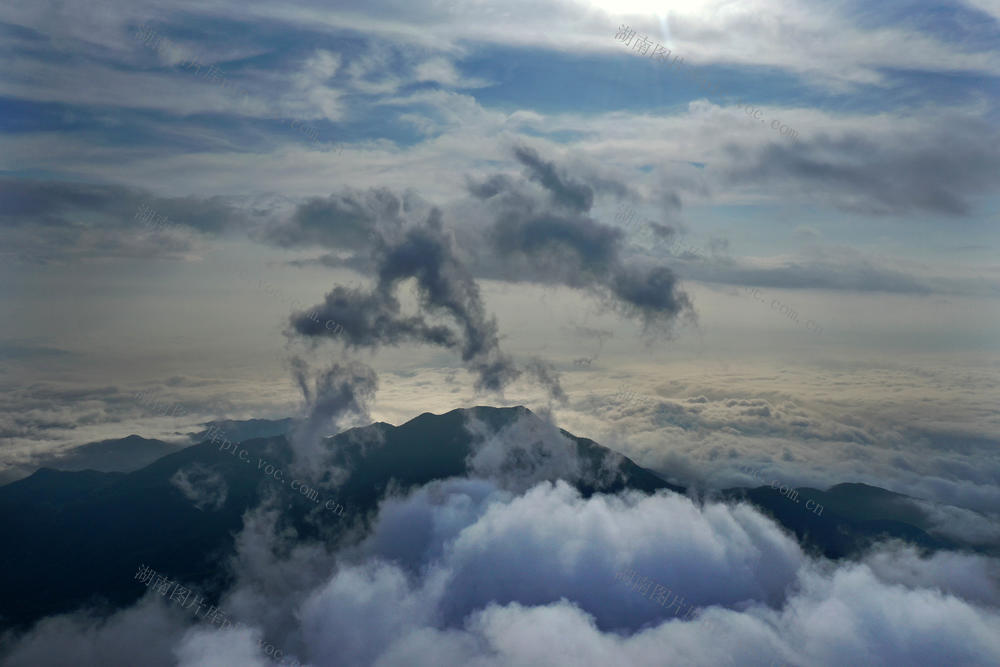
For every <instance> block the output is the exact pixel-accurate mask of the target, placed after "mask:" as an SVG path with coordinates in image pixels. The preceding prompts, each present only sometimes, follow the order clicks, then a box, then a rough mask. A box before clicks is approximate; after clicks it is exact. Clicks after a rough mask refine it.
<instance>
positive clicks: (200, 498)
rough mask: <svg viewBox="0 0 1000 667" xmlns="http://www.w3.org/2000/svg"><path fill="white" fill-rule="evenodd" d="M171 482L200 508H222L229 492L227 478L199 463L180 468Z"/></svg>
mask: <svg viewBox="0 0 1000 667" xmlns="http://www.w3.org/2000/svg"><path fill="white" fill-rule="evenodd" d="M170 483H171V484H172V485H173V486H174V487H176V488H177V489H178V490H179V491H180V492H181V493H182V494H183V495H184V497H185V498H187V499H188V500H190V501H191V502H192V503H194V506H195V507H197V508H198V509H200V510H205V509H208V510H218V509H221V508H222V506H223V505H224V504H225V502H226V496H227V495H228V494H229V485H228V484H226V480H225V479H224V478H223V477H222V476H221V475H220V474H219V473H218V472H216V471H214V470H210V469H208V468H206V467H204V466H202V465H200V464H198V463H195V464H192V465H190V466H188V467H186V468H180V469H178V470H177V472H175V473H174V474H173V476H171V478H170Z"/></svg>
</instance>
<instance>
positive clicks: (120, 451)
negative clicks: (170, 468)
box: [0, 435, 181, 484]
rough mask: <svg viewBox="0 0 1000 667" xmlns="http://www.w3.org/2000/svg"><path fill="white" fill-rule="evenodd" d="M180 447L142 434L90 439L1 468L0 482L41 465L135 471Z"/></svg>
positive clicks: (31, 470) (20, 477)
mask: <svg viewBox="0 0 1000 667" xmlns="http://www.w3.org/2000/svg"><path fill="white" fill-rule="evenodd" d="M180 448H181V446H180V445H173V444H170V443H169V442H164V441H162V440H154V439H151V438H143V437H141V436H138V435H130V436H128V437H125V438H114V439H111V440H101V441H99V442H90V443H87V444H85V445H80V446H78V447H74V448H73V449H70V450H68V451H66V452H59V453H56V454H49V455H47V456H42V457H40V458H38V459H37V460H36V461H35V462H34V465H32V466H30V467H28V466H24V465H21V466H16V467H13V468H8V469H6V470H4V471H2V472H0V483H4V484H5V483H9V482H13V481H14V480H17V479H22V478H24V477H27V476H28V475H30V474H31V473H32V472H34V471H35V470H37V469H39V468H53V469H55V470H98V471H100V472H132V471H133V470H138V469H139V468H142V467H144V466H147V465H149V464H150V463H152V462H153V461H155V460H157V459H159V458H161V457H163V456H166V455H167V454H172V453H174V452H176V451H177V450H178V449H180Z"/></svg>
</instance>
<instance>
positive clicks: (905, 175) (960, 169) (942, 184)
mask: <svg viewBox="0 0 1000 667" xmlns="http://www.w3.org/2000/svg"><path fill="white" fill-rule="evenodd" d="M998 140H1000V134H998V132H997V130H996V128H995V127H992V126H991V125H989V124H987V123H985V122H984V121H981V120H979V119H976V118H970V117H968V116H967V115H960V114H944V115H942V117H941V119H940V123H939V124H938V125H936V126H935V127H932V128H929V129H923V130H922V131H916V130H915V129H913V128H907V127H903V128H900V129H897V130H895V131H892V132H890V133H889V135H888V136H886V137H881V138H879V139H876V138H874V137H865V136H863V135H860V134H847V135H841V136H829V135H824V136H820V137H817V138H815V139H812V140H810V141H807V142H805V143H800V144H799V145H795V146H791V145H785V144H780V143H769V144H767V145H766V146H763V147H761V148H758V149H749V150H748V149H746V148H737V147H735V146H734V147H732V148H731V149H730V151H729V152H730V156H731V158H732V162H731V163H730V164H729V165H728V166H727V167H726V168H725V170H724V171H725V176H726V180H727V181H728V182H729V183H731V184H734V185H742V184H747V183H754V184H765V183H766V184H767V185H768V187H770V188H774V189H775V191H777V192H782V193H786V194H790V195H801V194H803V193H805V192H806V191H811V193H812V195H811V197H812V198H815V199H819V200H820V201H822V202H823V203H826V204H832V205H834V206H837V207H839V208H842V209H845V210H849V211H854V212H860V213H865V214H870V215H897V216H898V215H906V214H911V213H918V212H919V213H931V214H938V215H947V216H954V217H960V216H968V215H970V214H971V213H972V212H973V210H974V205H973V202H974V198H975V197H977V196H983V195H986V194H989V193H990V192H992V191H994V190H995V187H996V179H995V178H993V176H992V175H993V174H994V173H996V172H997V171H998V170H1000V156H997V154H996V152H995V151H991V150H989V149H988V148H987V147H988V146H990V145H992V144H995V143H996V142H997V141H998ZM862 156H863V157H862Z"/></svg>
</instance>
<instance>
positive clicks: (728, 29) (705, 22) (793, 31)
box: [0, 0, 1000, 512]
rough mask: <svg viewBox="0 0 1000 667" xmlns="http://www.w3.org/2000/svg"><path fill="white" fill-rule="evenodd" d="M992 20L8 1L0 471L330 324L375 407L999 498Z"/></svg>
mask: <svg viewBox="0 0 1000 667" xmlns="http://www.w3.org/2000/svg"><path fill="white" fill-rule="evenodd" d="M998 44H1000V5H997V4H996V3H995V2H992V1H991V0H974V1H973V0H970V1H968V2H955V3H950V4H929V3H911V2H890V3H879V4H878V5H877V6H872V5H870V4H867V3H860V2H832V3H822V4H821V5H819V4H815V3H804V2H789V1H786V0H781V1H755V2H741V3H732V2H681V3H671V4H670V6H669V7H668V6H666V5H661V4H660V3H650V2H644V1H640V0H636V1H634V2H631V1H627V2H614V3H612V2H568V1H567V2H541V3H539V2H531V3H528V2H503V3H501V2H495V3H494V2H483V3H476V4H475V5H472V4H457V5H454V6H452V5H440V4H438V3H402V2H364V3H346V2H345V3H336V4H329V3H327V4H323V3H308V2H295V3H281V4H280V5H279V4H275V3H261V2H245V3H227V2H212V3H185V2H170V3H147V2H128V3H126V2H99V3H88V4H87V5H67V4H64V3H54V2H30V3H28V2H12V3H6V4H5V5H4V7H3V8H2V9H0V49H2V54H3V58H4V60H5V64H6V66H5V67H4V68H3V71H4V74H3V75H2V76H0V105H2V106H0V108H2V113H0V122H2V134H0V169H2V170H3V173H2V175H0V192H2V194H0V253H2V257H3V261H2V262H0V286H2V287H0V309H2V313H3V317H2V322H3V324H2V328H0V386H2V387H3V398H2V399H0V436H2V437H3V444H2V448H3V451H4V461H3V462H2V465H3V466H4V467H5V468H14V467H18V466H30V464H31V461H33V460H35V459H36V458H37V457H39V456H41V455H43V454H46V453H52V452H57V451H63V450H66V449H68V448H71V447H72V446H74V445H79V444H82V443H85V442H90V441H94V440H98V439H101V438H111V437H122V436H125V435H128V434H130V433H140V434H142V435H145V436H148V437H161V438H164V439H168V440H169V439H178V438H181V439H182V438H183V434H185V433H188V432H191V431H194V430H200V429H199V428H198V426H197V425H198V424H199V423H202V422H205V421H208V420H211V419H221V418H250V417H274V418H277V417H285V416H301V415H304V414H309V413H310V410H312V409H313V407H314V406H312V405H311V402H310V401H311V399H310V396H309V395H308V392H307V391H303V386H304V385H303V383H302V382H301V381H300V379H301V378H300V371H301V368H302V366H303V365H305V366H308V368H309V369H312V370H310V371H309V372H315V369H317V368H318V367H319V366H321V365H322V364H323V363H325V362H326V361H328V360H330V359H333V358H342V357H343V358H346V357H350V358H352V359H358V360H361V361H363V362H364V363H365V364H367V365H370V366H371V367H372V368H374V369H375V371H376V373H377V383H376V384H377V387H374V386H373V388H372V395H371V401H370V404H369V405H368V406H367V408H368V412H367V413H366V414H361V415H359V416H358V417H357V419H358V420H361V421H363V420H364V419H365V418H371V419H380V420H384V421H388V422H391V423H396V424H398V423H402V422H403V421H406V420H407V419H410V418H412V417H414V416H416V415H418V414H420V413H422V412H425V411H431V412H444V411H447V410H450V409H453V408H455V407H463V406H471V405H477V404H490V405H518V404H523V405H526V406H528V407H530V408H532V409H536V410H549V411H551V413H552V414H553V415H554V416H555V419H556V420H557V421H558V423H559V424H560V426H562V427H563V428H566V429H568V430H570V431H572V432H574V433H576V434H578V435H582V436H586V437H590V438H592V439H594V440H596V441H598V442H601V443H602V444H605V445H607V446H611V447H613V448H615V449H618V450H619V451H622V452H624V453H626V454H628V455H629V456H632V457H633V458H635V460H636V461H637V462H639V463H640V464H642V465H646V466H649V467H651V468H653V469H654V470H657V471H658V472H661V473H663V474H665V475H667V476H669V477H670V478H671V479H673V480H676V481H682V482H684V483H689V484H699V485H704V486H706V487H710V488H711V487H721V486H726V485H730V484H734V483H736V482H746V481H747V479H746V478H745V476H741V474H742V473H740V472H738V468H739V466H740V465H744V464H747V463H751V464H753V465H755V466H758V467H764V468H765V469H766V470H768V471H770V472H773V473H774V474H775V475H779V476H781V477H782V479H785V480H787V481H789V482H794V483H796V484H812V485H824V484H831V483H835V482H838V481H866V482H869V483H878V484H880V485H882V486H884V487H886V488H891V489H893V490H897V491H901V492H907V493H913V494H915V495H919V496H921V497H925V498H928V499H933V500H935V501H938V502H944V503H948V504H953V505H957V506H959V507H964V508H968V509H975V510H978V511H993V512H995V511H996V510H997V509H998V508H1000V491H998V482H1000V459H998V458H997V456H998V455H997V445H998V444H1000V440H998V421H1000V420H998V413H997V411H996V405H997V399H998V397H1000V392H998V385H997V371H998V370H1000V356H998V349H997V343H998V338H997V333H998V325H1000V319H998V309H997V304H998V297H1000V265H998V264H997V260H996V250H997V247H998V241H1000V239H998V224H997V223H998V222H1000V218H998V213H997V204H998V202H1000V178H998V174H1000V153H998V152H997V150H996V146H997V145H998V139H1000V126H998V118H1000V117H998V101H1000V99H998V93H1000V88H998V81H1000V78H998V76H1000V53H998V48H997V47H998ZM404 236H405V238H406V239H407V241H408V242H409V243H410V246H411V247H410V252H412V253H415V254H417V255H420V257H421V259H414V258H413V257H407V256H404V254H405V253H404V254H400V253H396V255H393V254H392V252H391V250H389V249H387V248H389V246H391V244H392V243H394V242H395V241H398V240H399V239H400V238H403V237H404ZM442 239H443V241H442ZM442 243H443V244H444V245H441V244H442ZM442 248H443V250H442ZM432 251H434V252H440V253H444V254H442V255H440V256H439V257H438V259H440V260H441V262H442V263H441V264H438V265H436V266H435V267H434V268H433V270H430V269H428V266H430V264H428V265H427V266H420V265H419V264H420V263H421V262H423V261H425V260H426V261H427V262H430V260H429V259H428V257H430V254H433V252H432ZM428 253H430V254H428ZM337 289H341V290H346V291H343V292H337V291H336V290H337ZM387 290H389V291H387ZM390 291H391V294H390ZM338 294H339V296H338ZM351 295H354V296H351ZM348 297H350V298H348ZM355 297H356V298H355ZM338 299H340V300H339V301H338ZM316 308H318V309H319V311H321V315H322V316H323V321H324V322H329V321H331V319H333V321H334V324H332V325H330V326H332V327H336V326H338V324H340V320H343V319H344V318H348V319H350V318H351V317H354V318H355V319H354V320H351V322H353V323H354V324H352V325H351V326H347V324H348V323H347V322H345V323H344V324H343V326H345V327H347V331H346V332H344V333H340V334H330V333H329V329H330V327H326V329H325V330H324V328H323V327H322V326H321V325H320V324H318V323H314V325H310V324H309V322H308V321H307V319H308V318H305V316H304V313H306V312H309V311H310V310H312V309H316ZM376 314H377V316H376ZM335 316H336V317H335ZM380 317H381V318H383V319H378V318H380ZM304 318H305V319H304ZM337 318H340V320H338V319H337ZM359 318H360V319H359ZM366 318H367V319H366ZM362 320H364V321H362ZM418 320H419V322H417V321H418ZM387 322H392V326H393V327H395V328H391V330H389V333H386V331H387V330H385V329H381V330H379V331H380V333H376V330H378V328H379V327H383V326H385V325H386V323H387ZM411 325H412V326H411ZM452 325H457V326H452ZM445 330H450V333H449V332H447V331H445ZM307 389H308V387H307ZM140 391H142V392H145V393H146V395H148V396H155V397H157V400H160V401H162V402H164V403H166V404H172V403H179V404H182V405H184V406H185V407H186V408H187V409H188V412H187V414H186V415H185V417H184V418H182V419H178V418H175V417H171V416H167V415H164V414H162V412H158V411H157V410H156V409H153V408H151V407H150V405H148V404H144V403H142V402H138V401H136V400H135V398H134V397H135V394H136V392H140ZM362 412H363V411H362ZM327 421H328V420H327ZM341 425H342V424H341ZM316 428H318V429H320V430H323V429H327V431H328V432H332V431H331V429H333V430H335V426H334V425H331V424H330V423H327V422H326V421H323V420H321V421H320V422H319V423H317V424H316Z"/></svg>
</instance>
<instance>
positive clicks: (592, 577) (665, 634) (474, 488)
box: [10, 479, 1000, 667]
mask: <svg viewBox="0 0 1000 667" xmlns="http://www.w3.org/2000/svg"><path fill="white" fill-rule="evenodd" d="M275 526H276V524H275V523H274V522H273V521H267V520H265V521H260V520H257V519H253V520H249V523H248V525H247V529H246V530H245V531H244V533H243V534H242V535H241V537H240V546H239V551H240V555H239V557H238V559H237V561H236V562H235V564H234V567H235V568H236V570H235V572H236V574H237V577H238V581H237V584H236V586H235V588H234V589H233V590H232V591H230V593H228V594H227V596H225V597H224V599H223V602H222V606H223V608H229V609H230V610H232V613H234V614H236V613H239V614H240V615H242V616H243V617H242V618H241V619H240V620H241V621H242V622H243V623H246V624H247V627H248V628H249V629H248V630H245V631H236V630H215V631H211V630H210V629H208V628H206V627H205V626H204V625H201V626H198V627H196V628H194V629H192V630H189V631H188V632H186V633H181V632H180V631H179V629H178V628H177V626H170V625H169V624H167V627H163V626H164V623H165V621H164V620H163V619H164V618H168V616H167V614H166V613H165V612H164V611H163V605H164V603H163V602H161V601H156V602H154V601H152V600H150V599H148V598H147V600H146V601H145V602H144V603H142V604H140V605H139V606H137V607H136V608H135V609H133V610H129V611H125V612H120V613H119V614H118V615H117V616H116V617H114V618H113V619H112V620H111V621H109V622H108V623H106V624H104V625H103V626H100V627H91V626H87V627H88V628H89V629H87V630H86V631H84V626H83V625H81V621H79V620H73V619H72V617H71V618H69V619H65V617H64V620H59V619H53V620H50V621H46V622H45V623H44V624H42V625H40V626H39V627H38V628H36V629H35V631H34V632H33V634H31V635H29V636H28V637H26V638H24V639H23V640H22V641H21V642H20V643H19V644H18V645H17V646H15V648H14V652H13V653H12V654H11V656H10V664H15V665H19V664H52V657H53V656H55V655H58V654H59V653H58V652H59V651H65V650H66V647H67V646H82V645H86V646H88V647H89V648H88V650H87V651H86V652H81V653H80V655H81V656H82V661H80V662H77V664H81V665H90V664H100V663H98V662H97V658H96V657H93V656H106V655H119V653H116V651H119V650H120V651H122V652H121V653H120V655H127V650H126V649H127V645H128V642H129V641H130V637H128V636H126V635H125V634H124V633H123V632H122V631H121V627H122V626H123V625H124V624H126V622H127V623H130V624H133V625H135V624H138V625H141V626H142V627H141V628H140V629H138V630H136V631H135V632H134V633H133V634H134V636H148V635H149V633H150V632H151V631H153V630H155V631H158V632H161V635H160V636H161V638H169V641H166V640H165V639H164V640H162V641H160V642H159V643H152V644H151V645H150V648H149V649H148V650H150V651H151V652H152V653H154V654H156V655H151V656H150V657H149V660H148V661H147V663H146V664H169V662H168V661H169V658H168V656H177V658H179V659H180V664H182V665H195V664H237V662H239V664H271V663H269V662H267V661H266V656H265V655H264V654H263V652H262V651H261V649H260V645H261V644H260V640H261V638H262V637H265V638H267V642H269V643H270V644H272V645H273V646H275V647H279V646H280V648H281V651H282V654H283V655H284V656H291V657H294V659H296V660H299V661H300V662H302V663H304V664H309V665H334V664H336V665H376V664H377V665H396V664H399V665H403V664H407V665H412V664H417V665H459V664H463V665H465V664H472V665H484V666H486V665H489V666H494V665H495V666H498V667H499V666H514V665H524V664H567V665H568V664H574V665H575V664H585V665H603V664H608V663H609V661H611V662H617V663H619V664H629V665H651V666H652V665H662V664H664V662H665V661H667V662H673V663H677V664H692V665H716V664H723V663H725V662H726V661H727V660H729V659H731V658H732V656H735V655H739V656H742V657H741V659H742V660H744V661H747V662H749V663H751V664H756V663H759V664H766V663H768V662H770V661H772V660H777V661H785V662H788V663H791V664H815V665H837V664H844V663H845V662H851V661H856V662H864V663H865V664H886V665H890V664H912V665H936V664H943V662H948V661H958V662H959V663H961V664H970V665H987V664H991V663H993V662H995V661H996V660H998V659H1000V639H998V636H1000V634H998V633H1000V613H998V610H997V608H996V604H997V600H998V599H1000V586H998V579H997V572H996V563H995V561H992V560H990V559H987V558H984V557H982V556H972V555H958V554H954V555H949V554H947V553H943V554H937V555H934V556H931V557H926V556H920V555H918V554H917V553H916V552H913V551H910V550H906V549H903V550H902V551H900V550H898V549H896V548H894V547H883V548H881V549H878V550H876V551H874V552H872V553H871V554H869V555H868V556H867V557H865V558H863V559H861V560H858V561H849V562H848V561H845V562H841V563H839V564H833V563H829V562H825V561H820V560H814V559H813V558H811V557H809V556H807V555H805V554H804V553H803V552H802V551H801V550H800V549H799V547H798V546H797V545H796V544H795V542H794V541H793V540H791V539H790V538H789V537H788V536H786V535H785V534H784V533H783V532H782V530H780V529H779V528H778V527H777V526H776V525H775V524H774V523H772V522H771V521H770V520H769V519H767V518H766V517H764V516H761V515H760V514H759V513H757V512H756V511H755V510H753V509H751V508H750V507H748V506H745V505H721V504H711V503H710V504H707V505H704V506H700V505H697V504H695V503H693V502H692V501H691V500H689V499H687V498H685V497H683V496H679V495H676V494H672V493H669V492H660V493H659V494H657V495H652V496H644V495H643V494H640V493H636V492H629V493H624V494H622V495H619V496H603V495H595V496H592V497H590V498H584V497H581V496H580V494H579V493H578V492H577V491H575V490H574V489H572V488H571V487H569V486H568V485H566V484H565V483H563V482H558V483H555V484H553V483H551V482H541V483H539V484H537V485H535V486H532V487H530V488H527V489H526V490H524V491H522V492H517V491H510V490H505V489H503V488H501V487H499V486H497V485H496V484H495V483H494V482H492V481H490V480H489V479H453V480H446V481H440V482H434V483H432V484H429V485H427V486H425V487H421V488H418V489H416V490H414V491H413V492H412V493H410V494H408V495H406V496H394V497H390V498H388V499H386V500H385V501H384V502H383V504H382V506H381V509H380V511H379V514H378V516H377V518H376V520H375V521H374V523H373V525H372V528H371V531H370V534H369V535H368V536H367V537H366V538H364V539H363V540H362V541H361V542H360V543H358V544H356V545H355V546H345V547H343V548H341V549H340V551H339V552H338V553H336V554H333V555H332V557H331V556H325V555H323V552H322V550H321V549H320V550H319V551H317V550H316V548H315V547H310V546H309V545H306V544H299V545H297V546H292V543H291V542H289V539H291V536H290V535H287V534H283V533H282V532H281V531H278V530H277V529H276V528H275ZM900 564H902V565H900ZM628 570H632V571H634V572H635V573H637V574H638V578H636V579H634V580H633V583H631V584H630V583H629V582H627V581H625V580H624V579H623V577H622V573H623V572H624V571H628ZM644 579H648V582H649V585H648V586H646V585H645V583H640V581H641V580H644ZM653 591H656V597H654V596H653V595H652V592H653ZM664 596H665V597H664ZM661 598H662V599H661ZM678 607H679V609H678ZM168 611H169V608H168ZM157 619H159V620H157ZM171 620H172V621H174V622H176V620H177V619H174V618H171ZM157 623H159V626H157V625H156V624H157ZM57 631H58V633H59V634H56V633H57ZM84 632H86V634H84ZM84 642H85V643H84ZM29 660H38V661H40V662H34V663H29V662H28V661H29ZM204 661H208V662H204ZM227 661H228V662H227ZM258 661H259V662H258ZM105 664H115V663H113V662H112V663H105Z"/></svg>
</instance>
